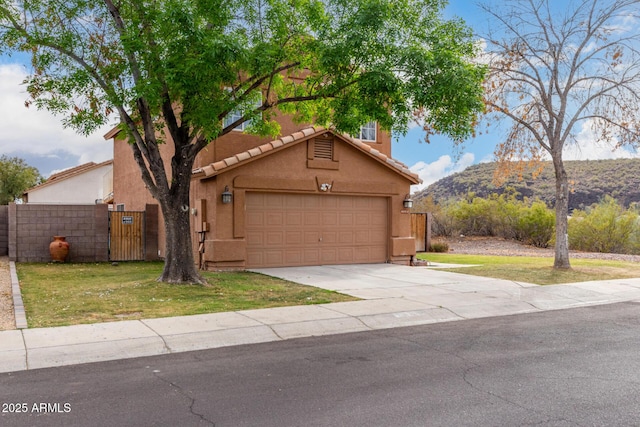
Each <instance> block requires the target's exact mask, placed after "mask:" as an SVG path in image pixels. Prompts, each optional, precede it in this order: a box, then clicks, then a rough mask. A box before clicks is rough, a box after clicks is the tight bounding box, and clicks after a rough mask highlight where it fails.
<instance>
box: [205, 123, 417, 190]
mask: <svg viewBox="0 0 640 427" xmlns="http://www.w3.org/2000/svg"><path fill="white" fill-rule="evenodd" d="M324 132H331V133H333V134H334V135H336V136H338V137H340V138H341V139H342V140H343V141H345V142H347V143H349V144H351V145H352V146H354V147H356V148H357V149H359V150H361V151H363V152H364V153H366V154H368V155H369V156H370V157H372V158H374V159H376V160H378V161H379V162H381V163H383V164H385V165H386V166H388V167H390V168H392V169H394V170H395V171H396V172H399V173H401V174H402V175H405V176H406V177H407V178H409V180H410V181H413V182H414V183H416V184H417V183H420V182H422V180H421V179H420V178H419V177H418V175H417V174H415V173H413V172H411V171H410V170H409V168H408V167H407V166H406V165H405V164H404V163H402V162H399V161H398V160H395V159H393V158H391V157H388V156H387V155H385V154H383V153H381V152H380V151H378V150H376V149H375V148H373V147H371V146H370V145H369V144H367V143H365V142H362V141H361V140H360V139H357V138H353V137H351V136H349V135H346V134H342V135H338V134H337V133H335V132H334V131H332V130H330V129H325V128H323V127H319V126H316V127H308V128H305V129H302V130H300V131H298V132H296V133H293V134H291V135H287V136H283V137H282V138H279V139H276V140H273V141H271V142H268V143H266V144H263V145H260V146H258V147H255V148H252V149H250V150H247V151H243V152H241V153H238V154H236V155H234V156H231V157H227V158H226V159H223V160H220V161H218V162H215V163H210V164H208V165H206V166H202V167H200V168H197V169H194V170H193V177H194V178H200V179H206V178H211V177H213V176H216V175H218V174H220V173H222V172H224V171H226V170H228V169H231V168H232V167H236V166H238V165H241V164H243V163H245V162H249V161H252V160H255V159H256V158H259V157H263V156H265V155H268V154H270V152H272V151H274V150H278V149H282V148H283V147H287V146H291V145H294V144H295V143H298V142H302V141H304V140H307V139H309V138H311V137H313V136H316V135H319V134H321V133H324Z"/></svg>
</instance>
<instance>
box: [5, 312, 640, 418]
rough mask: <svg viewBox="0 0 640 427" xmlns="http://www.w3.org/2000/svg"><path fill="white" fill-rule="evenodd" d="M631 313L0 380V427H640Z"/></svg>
mask: <svg viewBox="0 0 640 427" xmlns="http://www.w3.org/2000/svg"><path fill="white" fill-rule="evenodd" d="M639 350H640V304H638V303H629V302H627V303H620V304H610V305H600V306H592V307H586V308H576V309H567V310H555V311H546V312H540V313H530V314H519V315H513V316H502V317H494V318H483V319H475V320H463V321H455V322H446V323H437V324H432V325H424V326H414V327H407V328H395V329H386V330H379V331H368V332H359V333H351V334H340V335H331V336H324V337H316V338H301V339H293V340H288V341H281V342H269V343H263V344H253V345H243V346H235V347H226V348H219V349H213V350H203V351H196V352H186V353H178V354H170V355H164V356H154V357H147V358H138V359H126V360H118V361H111V362H101V363H93V364H84V365H74V366H65V367H58V368H47V369H36V370H30V371H19V372H14V373H4V374H0V404H1V405H2V406H1V408H0V410H1V412H0V425H2V426H41V425H42V426H45V425H46V426H211V425H215V426H263V427H264V426H528V425H537V426H587V425H588V426H612V425H615V426H626V425H628V426H631V425H640V397H639V396H640V351H639Z"/></svg>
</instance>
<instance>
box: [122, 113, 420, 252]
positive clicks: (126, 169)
mask: <svg viewBox="0 0 640 427" xmlns="http://www.w3.org/2000/svg"><path fill="white" fill-rule="evenodd" d="M278 120H279V121H280V123H281V126H282V131H281V134H282V135H289V134H292V133H294V132H296V131H298V130H300V129H302V128H304V127H307V125H301V124H295V123H293V122H292V121H291V119H290V118H288V117H278ZM120 135H122V134H120ZM377 138H378V141H377V142H376V143H369V145H371V146H372V147H373V148H375V149H376V150H378V151H380V152H381V153H383V154H386V155H388V156H390V154H391V138H390V136H389V135H388V134H387V133H385V132H381V131H380V130H379V129H378V132H377ZM270 140H271V138H260V137H257V136H253V135H247V134H244V133H242V132H238V131H233V132H231V133H229V134H227V135H225V136H223V137H221V138H219V139H217V140H215V141H213V142H212V143H211V144H209V146H208V147H206V148H205V149H204V150H203V151H202V152H201V153H200V154H199V155H198V157H197V159H196V161H195V164H194V169H195V168H198V167H201V166H204V165H208V164H210V163H213V162H215V161H218V160H222V159H224V158H227V157H230V156H232V155H235V154H237V153H239V152H242V151H246V150H249V149H251V148H254V147H257V146H258V145H261V144H264V143H266V142H268V141H270ZM302 145H303V147H302V148H299V149H298V150H302V151H301V152H298V151H296V152H294V153H291V154H288V156H290V158H289V157H287V158H279V157H274V160H270V163H269V164H268V165H264V166H258V169H257V170H256V171H253V172H252V174H253V176H257V177H261V176H274V175H273V174H274V173H275V174H276V175H275V176H280V175H278V174H282V173H285V174H284V175H281V176H282V177H283V178H284V179H286V180H288V181H292V180H293V181H296V180H298V178H300V177H306V176H309V177H312V178H309V179H315V178H313V177H315V175H313V176H312V175H311V174H310V172H309V171H310V170H313V171H316V172H317V173H316V175H320V176H324V175H325V171H324V170H322V169H307V162H306V155H307V154H306V146H307V145H306V142H305V143H303V144H302ZM344 150H347V151H345V153H348V150H351V151H352V157H355V158H357V159H359V160H357V162H359V163H358V165H359V166H355V165H354V166H349V168H348V169H350V170H351V172H353V171H354V170H358V169H360V170H362V168H365V169H368V168H370V167H371V164H370V163H368V162H367V163H366V164H364V163H362V161H363V159H361V158H360V157H361V153H358V154H356V149H355V148H353V147H351V148H349V147H346V146H345V147H343V148H342V149H339V150H338V152H337V155H338V156H340V155H343V154H341V153H342V151H344ZM296 153H298V154H296ZM300 153H302V154H300ZM161 154H162V157H163V159H164V162H165V167H166V168H167V170H169V169H170V165H171V156H172V155H173V145H172V144H169V143H167V144H164V145H162V146H161ZM300 156H302V157H300ZM113 159H114V161H113V193H114V205H118V204H124V208H125V210H128V211H142V210H144V208H145V205H147V204H157V201H156V200H155V199H154V198H153V197H152V196H151V194H150V193H149V191H148V190H147V189H146V188H145V186H144V183H143V181H142V178H141V174H140V169H139V168H138V165H137V164H136V162H135V160H134V158H133V152H132V149H131V147H130V146H129V144H128V143H127V142H126V141H124V140H121V139H117V137H116V138H115V139H114V147H113ZM349 161H350V160H348V158H346V159H345V163H346V162H349ZM255 163H256V162H252V163H251V167H250V168H251V169H253V168H254V165H255ZM294 164H295V165H294ZM343 164H344V163H343ZM378 168H379V170H380V171H384V172H387V173H389V172H390V171H389V170H388V169H387V168H385V167H384V166H381V165H380V166H378ZM280 169H283V170H280ZM345 169H347V168H343V173H346V171H345ZM326 172H328V171H326ZM332 172H335V171H332ZM245 174H246V173H245ZM391 174H392V175H394V176H396V177H397V178H400V177H399V176H398V175H397V174H394V173H391ZM369 175H370V176H369V177H365V178H363V177H362V176H358V174H357V173H352V174H351V176H352V177H353V178H356V177H357V178H358V179H360V180H361V181H368V182H369V184H370V185H369V187H371V186H374V187H375V185H376V184H380V179H378V178H374V176H373V175H375V173H371V174H369ZM397 178H396V179H397ZM224 179H226V180H227V181H225V182H226V185H229V188H232V187H233V182H228V179H227V178H226V177H225V178H224ZM309 179H307V182H309ZM349 179H350V178H348V177H347V176H345V177H344V178H341V181H340V183H339V184H338V185H339V186H340V185H342V191H343V193H344V194H349V193H351V194H360V193H358V191H361V190H357V191H356V192H355V193H354V192H353V191H349V188H347V186H348V185H352V186H353V185H355V184H353V183H351V184H348V182H349ZM401 181H404V180H402V179H401ZM199 182H200V181H199V180H194V181H193V182H192V191H191V194H192V196H191V205H192V206H191V207H192V208H194V207H196V203H197V200H198V199H206V200H208V206H211V207H209V208H208V211H209V213H210V216H211V218H214V217H215V215H216V214H218V215H220V217H219V218H218V219H217V223H221V224H227V225H228V224H233V216H232V214H229V213H228V212H227V211H226V210H221V211H220V212H218V211H215V212H214V210H213V209H214V208H215V206H216V204H213V203H212V202H214V201H216V202H217V201H218V199H219V196H217V194H219V193H222V191H223V190H224V186H225V184H224V183H223V184H221V185H211V184H210V183H209V184H206V188H207V189H206V190H203V189H201V188H200V184H199ZM209 182H216V180H215V179H214V180H209ZM385 185H388V183H386V184H385ZM402 185H405V184H402ZM357 186H360V184H357ZM405 186H406V190H403V191H404V193H403V194H401V195H399V196H394V200H393V202H392V206H396V205H397V204H398V200H395V199H396V198H398V197H399V198H400V199H399V200H400V202H399V203H400V206H401V205H402V203H401V200H402V199H403V198H404V195H405V194H406V193H408V192H409V187H408V184H406V185H405ZM363 194H365V193H363ZM385 194H390V193H389V192H387V193H385ZM158 212H159V214H158V215H159V217H158V247H159V253H158V254H159V256H161V257H163V256H164V254H165V245H166V240H165V231H164V230H165V227H164V221H163V217H162V213H161V211H160V210H158ZM407 216H408V215H407ZM208 221H209V222H212V220H208ZM239 221H241V220H237V221H236V222H235V225H234V227H235V229H238V224H239ZM198 223H201V222H200V219H199V218H193V221H192V229H193V230H196V227H197V226H198ZM394 224H395V225H394V228H392V229H393V230H396V229H398V231H397V233H399V234H398V235H410V226H411V224H410V223H409V231H406V232H405V231H404V230H403V229H402V228H403V227H404V225H401V224H404V223H403V222H395V223H394ZM398 227H400V228H398ZM218 229H220V230H223V231H216V230H218ZM216 230H213V229H212V230H211V232H209V233H207V238H211V236H212V235H218V233H220V235H219V236H218V237H216V238H218V239H234V238H237V237H234V236H233V231H230V230H228V229H227V228H226V227H225V226H224V225H223V226H221V227H216ZM231 230H233V227H232V228H231ZM394 232H395V231H394ZM212 233H214V234H212ZM394 235H396V234H394ZM193 241H194V246H195V248H194V254H195V259H196V260H198V256H197V246H198V234H197V233H194V235H193ZM234 250H235V249H234Z"/></svg>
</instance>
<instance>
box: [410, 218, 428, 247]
mask: <svg viewBox="0 0 640 427" xmlns="http://www.w3.org/2000/svg"><path fill="white" fill-rule="evenodd" d="M411 236H412V237H413V238H414V239H415V240H416V252H427V251H428V250H429V247H430V246H431V213H414V214H411Z"/></svg>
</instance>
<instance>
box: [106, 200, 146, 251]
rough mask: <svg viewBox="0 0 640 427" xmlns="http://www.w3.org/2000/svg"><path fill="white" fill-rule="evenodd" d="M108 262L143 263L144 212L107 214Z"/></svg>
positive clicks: (114, 212)
mask: <svg viewBox="0 0 640 427" xmlns="http://www.w3.org/2000/svg"><path fill="white" fill-rule="evenodd" d="M109 260H110V261H144V212H127V211H124V212H123V211H113V212H109Z"/></svg>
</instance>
